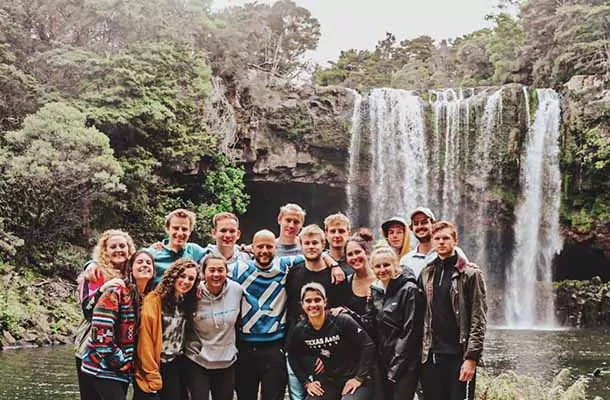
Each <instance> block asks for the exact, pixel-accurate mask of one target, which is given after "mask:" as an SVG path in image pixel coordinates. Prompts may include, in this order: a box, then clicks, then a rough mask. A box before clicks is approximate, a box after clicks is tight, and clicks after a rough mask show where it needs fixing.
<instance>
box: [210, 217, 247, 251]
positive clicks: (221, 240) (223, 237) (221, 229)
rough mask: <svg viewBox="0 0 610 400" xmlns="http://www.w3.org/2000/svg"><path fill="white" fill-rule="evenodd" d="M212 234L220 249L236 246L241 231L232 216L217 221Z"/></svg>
mask: <svg viewBox="0 0 610 400" xmlns="http://www.w3.org/2000/svg"><path fill="white" fill-rule="evenodd" d="M212 236H214V239H216V246H217V247H218V248H219V249H229V248H233V246H235V243H237V241H238V240H239V237H240V236H241V232H240V231H239V225H238V223H237V221H235V220H234V219H232V218H224V219H221V220H218V221H217V222H216V227H215V228H213V229H212Z"/></svg>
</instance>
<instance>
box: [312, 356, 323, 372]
mask: <svg viewBox="0 0 610 400" xmlns="http://www.w3.org/2000/svg"><path fill="white" fill-rule="evenodd" d="M313 368H314V369H313V372H314V374H316V375H322V374H323V373H324V361H322V359H321V358H320V357H318V358H316V363H315V365H314V367H313Z"/></svg>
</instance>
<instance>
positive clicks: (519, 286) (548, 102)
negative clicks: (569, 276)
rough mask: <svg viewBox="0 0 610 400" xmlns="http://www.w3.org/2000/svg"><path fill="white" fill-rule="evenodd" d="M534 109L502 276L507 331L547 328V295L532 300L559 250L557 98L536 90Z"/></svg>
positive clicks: (549, 305) (551, 321) (551, 322)
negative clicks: (512, 238) (504, 276)
mask: <svg viewBox="0 0 610 400" xmlns="http://www.w3.org/2000/svg"><path fill="white" fill-rule="evenodd" d="M536 93H537V95H538V108H537V110H536V114H535V118H534V122H533V124H532V125H531V127H530V129H529V130H528V134H527V140H526V144H525V153H524V156H523V158H522V169H521V190H522V198H521V201H520V203H519V204H518V206H517V208H516V209H515V219H516V223H515V225H514V230H515V248H514V256H513V261H512V264H511V265H510V268H509V270H508V274H507V278H508V279H507V296H506V321H507V323H508V324H509V326H513V327H525V328H527V327H534V326H537V327H540V326H541V325H542V326H553V325H554V323H555V319H554V304H553V298H552V296H544V297H543V298H538V297H537V293H538V292H539V291H538V290H537V285H538V282H542V283H543V284H547V285H548V284H550V282H551V279H552V275H551V265H552V261H553V257H554V256H555V255H556V254H558V253H559V251H561V249H562V246H563V243H562V239H561V236H560V234H559V207H560V199H561V175H560V171H559V125H560V100H559V95H558V94H557V93H556V92H554V91H553V90H551V89H538V90H537V91H536Z"/></svg>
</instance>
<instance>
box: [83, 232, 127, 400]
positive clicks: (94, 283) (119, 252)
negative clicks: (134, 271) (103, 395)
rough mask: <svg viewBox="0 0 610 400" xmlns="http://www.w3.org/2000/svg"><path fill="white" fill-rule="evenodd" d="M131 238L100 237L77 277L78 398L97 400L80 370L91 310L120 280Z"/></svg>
mask: <svg viewBox="0 0 610 400" xmlns="http://www.w3.org/2000/svg"><path fill="white" fill-rule="evenodd" d="M135 251H136V249H135V245H134V243H133V239H132V238H131V236H129V234H128V233H127V232H124V231H122V230H119V229H108V230H107V231H104V232H103V233H102V235H101V236H100V238H99V240H98V241H97V244H96V245H95V248H94V249H93V254H92V258H91V260H89V261H87V263H86V264H85V267H86V270H85V271H93V272H92V273H87V272H85V271H84V272H83V273H82V274H81V275H80V276H79V278H78V284H79V286H78V297H79V302H80V304H81V308H82V311H83V319H82V321H81V323H80V325H79V327H78V330H77V334H76V339H75V356H76V370H77V375H78V386H79V390H80V394H81V399H82V400H84V399H91V398H93V399H97V398H99V397H98V396H97V395H96V390H95V388H94V387H93V385H92V380H91V377H90V376H89V375H86V374H83V373H82V371H81V363H82V358H83V356H84V353H85V349H86V345H87V339H88V338H89V336H90V333H91V320H92V317H93V308H94V306H95V304H96V303H97V301H98V299H99V297H100V295H101V294H102V292H103V291H104V290H103V289H104V288H105V286H104V284H106V286H108V284H109V283H110V281H111V280H113V279H115V278H117V279H121V278H122V273H123V272H124V271H125V270H126V266H127V263H128V261H129V258H130V257H131V256H132V255H133V254H134V253H135Z"/></svg>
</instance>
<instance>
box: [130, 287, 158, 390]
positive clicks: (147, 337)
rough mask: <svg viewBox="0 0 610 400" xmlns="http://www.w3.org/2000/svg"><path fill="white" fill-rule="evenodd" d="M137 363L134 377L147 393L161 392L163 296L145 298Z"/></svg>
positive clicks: (141, 316)
mask: <svg viewBox="0 0 610 400" xmlns="http://www.w3.org/2000/svg"><path fill="white" fill-rule="evenodd" d="M138 335H139V336H138V346H137V350H136V353H137V361H136V364H135V372H134V376H135V379H136V382H137V383H138V386H139V387H140V389H142V390H143V391H144V392H146V393H153V392H157V391H159V390H161V388H162V387H163V380H162V379H161V371H160V367H161V350H162V346H163V317H162V310H161V296H159V295H158V294H157V293H155V292H151V293H149V294H148V295H146V297H145V298H144V301H143V303H142V309H141V314H140V329H139V333H138Z"/></svg>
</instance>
